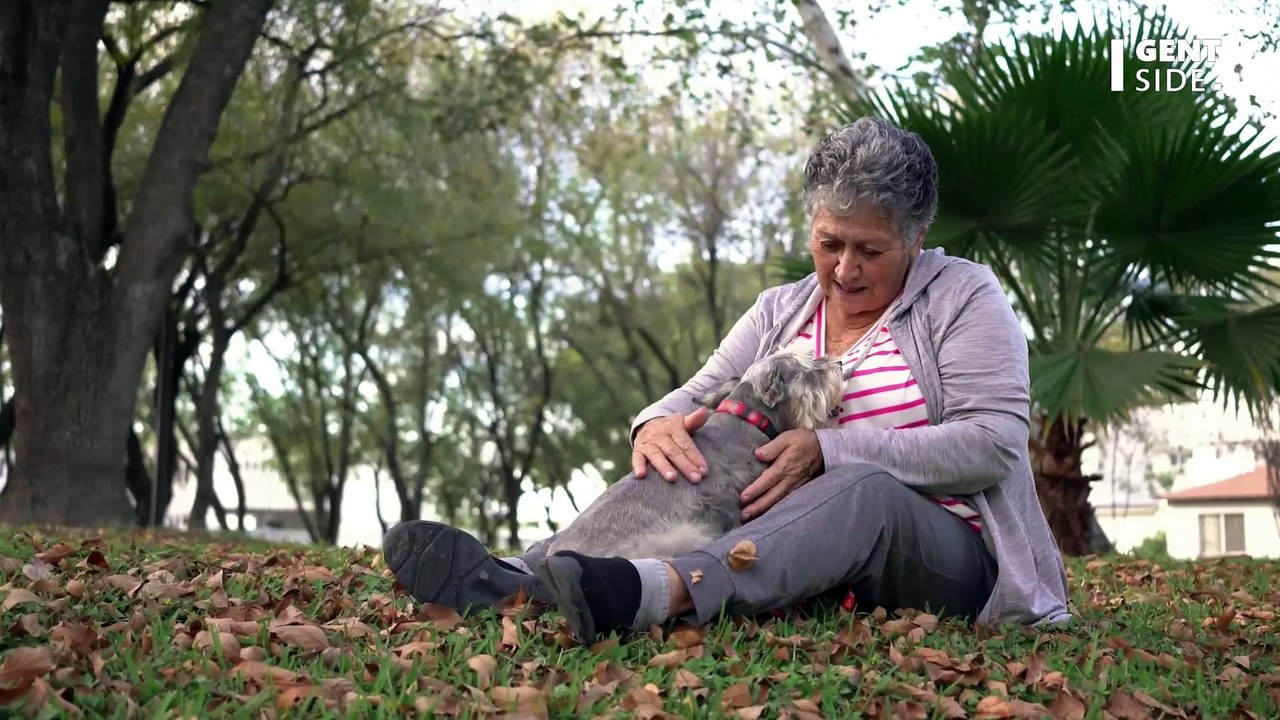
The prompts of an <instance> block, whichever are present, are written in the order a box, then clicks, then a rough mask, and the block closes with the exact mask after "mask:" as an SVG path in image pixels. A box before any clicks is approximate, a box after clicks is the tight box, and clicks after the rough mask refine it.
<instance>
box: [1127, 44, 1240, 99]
mask: <svg viewBox="0 0 1280 720" xmlns="http://www.w3.org/2000/svg"><path fill="white" fill-rule="evenodd" d="M1221 45H1222V39H1221V38H1193V39H1186V38H1183V39H1178V40H1172V39H1169V40H1164V39H1147V40H1143V41H1141V42H1139V43H1138V45H1137V47H1135V48H1133V50H1132V51H1130V50H1129V49H1128V48H1126V47H1125V41H1124V40H1123V39H1120V38H1113V39H1112V40H1111V91H1112V92H1121V91H1123V90H1124V89H1125V85H1126V81H1127V80H1128V79H1129V78H1128V76H1127V75H1126V74H1125V71H1124V60H1125V58H1126V57H1134V58H1137V59H1138V60H1140V61H1142V62H1154V61H1157V60H1158V61H1160V62H1162V63H1178V64H1186V63H1188V62H1191V63H1194V65H1192V66H1191V67H1185V68H1184V67H1162V68H1146V67H1144V68H1138V69H1137V71H1135V72H1134V73H1133V89H1134V90H1136V91H1137V92H1178V91H1180V90H1184V89H1188V88H1189V89H1191V90H1192V91H1195V92H1204V91H1206V90H1208V89H1209V88H1212V89H1214V90H1221V89H1222V84H1221V83H1218V82H1214V83H1209V81H1208V78H1207V77H1206V76H1207V75H1208V72H1209V68H1210V67H1212V66H1213V63H1214V62H1216V61H1217V59H1218V48H1219V47H1220V46H1221Z"/></svg>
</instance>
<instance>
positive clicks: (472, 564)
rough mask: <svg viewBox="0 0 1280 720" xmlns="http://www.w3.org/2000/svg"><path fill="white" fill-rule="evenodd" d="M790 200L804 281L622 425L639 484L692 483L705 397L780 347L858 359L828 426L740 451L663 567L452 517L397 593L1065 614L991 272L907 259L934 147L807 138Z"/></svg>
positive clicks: (393, 561) (1019, 359) (1062, 579)
mask: <svg viewBox="0 0 1280 720" xmlns="http://www.w3.org/2000/svg"><path fill="white" fill-rule="evenodd" d="M804 194H805V201H806V206H807V211H808V217H809V230H810V244H809V249H810V252H811V253H812V254H813V260H814V266H815V272H814V273H813V274H812V275H810V276H809V277H807V278H805V279H804V280H801V281H799V282H796V283H791V284H787V285H782V286H778V287H773V288H770V289H767V290H765V291H764V292H763V293H761V294H760V296H759V298H758V299H757V300H756V302H755V304H754V305H753V306H752V307H751V309H750V310H748V311H747V312H746V314H745V315H743V316H742V318H741V319H739V320H738V322H737V324H736V325H734V327H733V329H732V330H730V331H729V334H728V335H727V336H726V337H725V338H724V340H723V341H722V342H721V343H720V346H719V348H718V349H717V350H716V351H715V352H714V353H713V354H712V355H711V357H710V359H709V360H708V361H707V363H706V365H705V366H703V368H702V369H701V370H699V371H698V373H697V374H695V375H694V376H693V377H692V378H690V379H689V381H688V382H686V383H685V384H684V386H682V387H679V388H676V389H675V390H673V391H672V392H671V393H670V394H668V395H667V396H666V397H664V398H662V399H661V400H659V401H658V402H656V403H654V404H653V405H651V406H650V407H648V408H646V409H645V410H644V411H643V412H641V413H640V415H639V416H638V417H637V418H636V419H635V423H634V425H633V427H632V445H633V449H634V452H633V455H632V463H633V465H634V471H635V473H636V475H638V476H645V477H647V478H648V479H645V480H637V481H635V482H663V481H664V480H665V481H666V482H698V481H699V480H700V479H701V473H703V472H705V467H704V466H703V460H702V458H701V457H700V456H699V454H698V452H697V450H696V448H695V446H694V445H693V443H692V441H691V439H690V438H691V434H693V433H696V432H697V430H698V428H699V427H700V426H701V425H702V423H703V422H704V421H705V420H706V417H707V415H706V410H705V409H703V408H701V407H699V406H698V404H697V402H696V400H695V398H696V397H697V396H698V395H699V394H700V393H702V392H703V391H706V390H708V389H709V388H712V387H713V386H715V385H717V384H718V383H720V382H722V381H723V380H725V379H728V378H733V377H740V376H742V374H743V373H744V372H745V371H746V370H747V368H748V367H749V366H750V365H751V364H752V363H754V362H756V361H758V360H760V359H761V358H763V357H765V356H767V355H769V354H770V353H773V352H775V351H776V350H778V349H781V348H787V347H789V348H792V349H794V350H798V351H801V352H812V353H815V354H817V355H828V356H831V355H834V356H838V357H839V358H841V360H842V361H843V362H844V363H845V367H846V368H849V367H850V365H856V368H854V369H853V372H852V375H851V377H850V379H849V381H848V385H847V387H846V389H845V390H846V392H845V395H844V402H843V407H842V408H841V413H840V416H839V419H838V422H837V423H836V424H835V426H834V427H831V428H828V429H821V430H817V431H812V430H792V431H788V432H784V433H782V434H781V435H779V436H778V437H777V438H775V439H774V440H772V441H770V442H768V443H767V444H765V445H762V446H761V447H759V448H758V449H757V450H756V452H757V456H758V457H759V458H760V459H761V460H763V461H765V462H767V463H769V466H768V469H767V470H766V471H765V472H764V473H763V474H762V475H761V476H760V477H759V479H758V480H757V481H756V482H755V483H754V484H752V485H751V486H750V487H748V488H747V489H746V491H745V492H744V493H743V496H742V505H743V509H742V517H743V518H744V519H746V520H749V522H746V523H745V524H744V525H742V526H741V527H740V528H738V529H737V530H734V531H732V532H730V533H729V534H728V535H725V536H724V537H722V538H720V539H719V540H716V541H713V542H711V543H709V544H708V545H707V546H705V547H703V548H701V549H700V550H698V551H695V552H692V553H690V554H688V555H685V556H683V557H676V558H673V559H670V560H669V561H662V560H656V559H655V560H638V561H630V560H625V559H622V558H591V557H583V556H581V555H577V554H574V553H565V554H558V555H556V556H554V557H552V558H548V559H547V561H546V562H540V560H542V559H543V555H544V554H545V553H544V552H543V548H545V547H546V544H547V541H543V542H542V543H539V544H537V545H535V546H534V547H532V548H530V550H529V551H528V552H527V553H526V554H525V555H523V556H522V557H518V558H506V559H496V558H492V557H490V555H489V554H488V553H487V552H486V551H485V549H484V548H483V547H482V546H481V545H480V543H479V542H478V541H476V540H475V539H474V538H472V537H471V536H469V535H467V534H466V533H463V532H461V531H459V530H457V529H455V528H451V527H448V526H445V525H440V524H438V523H428V522H421V521H418V522H413V523H406V524H404V525H400V526H398V527H396V528H393V529H392V530H391V532H389V533H388V534H387V538H386V542H385V545H384V548H385V550H384V552H385V553H386V558H387V561H388V564H389V566H390V567H391V568H392V569H393V570H394V571H395V572H396V574H397V577H398V578H399V579H400V581H401V583H402V584H403V585H405V586H406V587H407V588H409V589H410V591H411V592H413V593H414V595H415V596H417V597H418V598H419V599H421V600H425V601H429V602H434V603H442V604H447V605H453V606H455V607H459V608H461V607H463V606H469V605H486V604H491V603H494V602H496V601H497V600H499V599H500V598H502V597H505V596H507V595H510V594H513V593H515V592H516V591H517V589H518V588H520V587H521V586H525V587H526V588H527V589H528V591H529V592H530V593H531V594H533V595H534V596H535V597H541V598H543V599H547V600H550V601H551V602H553V603H555V604H556V605H557V607H559V609H560V610H562V611H563V612H564V614H565V616H566V617H567V618H568V619H569V621H570V624H571V625H572V626H573V629H574V631H575V634H576V635H577V636H578V638H579V640H581V641H583V642H591V641H593V640H594V639H595V637H596V636H597V635H600V634H604V633H608V632H609V631H612V630H620V629H628V628H631V629H643V628H645V627H648V626H649V625H651V624H659V623H661V622H663V621H665V620H667V619H670V618H673V617H681V616H683V617H685V618H687V619H690V620H692V621H693V622H695V623H698V624H701V623H705V622H707V621H710V620H711V619H713V618H714V617H716V616H717V615H719V614H720V613H722V612H729V613H735V614H756V613H760V612H763V611H768V610H773V609H780V608H785V607H788V606H790V605H792V604H793V603H795V602H797V601H800V600H803V599H806V598H810V597H814V596H817V595H822V594H826V593H828V592H831V591H836V592H843V591H844V589H847V590H848V593H849V600H850V602H853V601H855V600H856V604H857V605H858V606H861V607H868V608H871V607H875V606H883V607H885V608H887V609H891V610H892V609H897V608H917V609H929V610H932V611H934V612H937V613H940V614H946V615H951V616H958V617H964V618H969V619H976V620H978V621H979V622H988V623H1000V622H1019V623H1029V624H1039V623H1044V622H1063V621H1066V620H1067V619H1068V618H1069V615H1068V611H1067V589H1066V573H1065V570H1064V567H1063V563H1062V559H1061V557H1060V556H1059V554H1058V551H1057V546H1056V544H1055V542H1054V539H1053V537H1052V535H1051V534H1050V532H1049V527H1048V524H1047V522H1046V521H1045V517H1044V513H1043V511H1042V510H1041V508H1040V504H1039V501H1038V499H1037V497H1036V490H1035V485H1034V481H1033V478H1032V474H1031V466H1030V462H1029V458H1028V454H1027V440H1028V432H1029V413H1030V398H1029V389H1028V385H1029V381H1028V369H1027V343H1026V338H1025V337H1024V336H1023V333H1022V329H1021V327H1020V325H1019V323H1018V320H1017V318H1016V317H1015V315H1014V313H1013V312H1012V309H1011V308H1010V306H1009V302H1008V300H1007V299H1006V297H1005V294H1004V292H1003V291H1002V289H1001V287H1000V285H999V284H998V283H997V281H996V279H995V276H994V275H993V273H992V272H991V271H990V270H989V269H988V268H986V267H985V266H982V265H978V264H975V263H973V262H969V261H966V260H963V259H958V258H953V257H947V256H946V255H944V254H943V253H942V252H941V251H940V250H928V251H925V250H923V249H922V246H923V243H924V238H925V233H926V231H927V230H928V228H929V224H930V222H931V221H932V219H933V216H934V212H935V210H936V207H937V168H936V165H935V163H934V160H933V157H932V155H931V153H930V151H929V148H928V147H927V146H926V145H925V143H924V142H923V141H922V140H921V139H920V137H919V136H917V135H915V134H914V133H911V132H907V131H905V130H902V129H900V128H897V127H895V126H893V125H891V124H888V123H885V122H883V121H880V120H877V119H872V118H862V119H860V120H858V121H857V122H854V123H852V124H849V125H846V126H844V127H841V128H839V129H838V130H836V131H835V132H833V133H832V134H830V135H829V136H827V137H826V138H825V139H823V140H822V141H821V142H820V143H819V144H818V146H817V147H816V148H815V149H814V150H813V152H812V154H811V156H810V157H809V160H808V163H807V164H806V166H805V173H804ZM650 469H652V470H654V471H656V472H657V474H658V475H659V476H661V479H658V478H653V477H652V475H651V474H650V473H649V472H648V471H649V470H650ZM744 540H749V541H751V542H752V543H754V545H755V548H756V550H755V552H756V556H757V562H756V564H755V565H754V566H752V567H751V568H750V569H748V570H745V571H735V570H733V569H732V568H731V567H730V563H729V554H730V551H731V550H732V549H733V548H734V546H735V545H737V544H738V543H740V542H742V541H744ZM535 568H536V569H537V570H536V572H535V571H534V569H535Z"/></svg>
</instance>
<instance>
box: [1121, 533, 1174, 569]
mask: <svg viewBox="0 0 1280 720" xmlns="http://www.w3.org/2000/svg"><path fill="white" fill-rule="evenodd" d="M1129 554H1130V555H1132V556H1133V557H1135V558H1140V559H1142V560H1150V561H1152V562H1160V563H1167V562H1170V561H1172V559H1173V558H1171V557H1169V541H1168V539H1167V538H1166V537H1165V533H1164V531H1163V530H1161V531H1160V532H1158V533H1156V534H1155V535H1152V536H1151V537H1149V538H1147V539H1146V540H1143V541H1142V542H1141V543H1140V544H1139V545H1138V546H1137V547H1135V548H1134V549H1133V550H1132V551H1130V553H1129Z"/></svg>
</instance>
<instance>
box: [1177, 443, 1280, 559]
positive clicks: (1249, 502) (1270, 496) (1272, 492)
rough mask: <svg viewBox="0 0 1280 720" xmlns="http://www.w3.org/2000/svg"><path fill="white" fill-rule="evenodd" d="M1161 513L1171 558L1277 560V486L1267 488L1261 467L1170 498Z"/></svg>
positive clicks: (1279, 548)
mask: <svg viewBox="0 0 1280 720" xmlns="http://www.w3.org/2000/svg"><path fill="white" fill-rule="evenodd" d="M1161 514H1162V515H1163V518H1164V526H1165V533H1166V537H1167V538H1168V545H1169V555H1171V556H1173V557H1175V558H1180V559H1187V560H1191V559H1195V558H1202V557H1221V556H1224V555H1250V556H1252V557H1258V558H1280V487H1275V488H1273V487H1271V483H1270V482H1269V479H1268V473H1267V468H1266V467H1265V466H1259V467H1257V468H1255V469H1254V470H1252V471H1251V472H1247V473H1243V474H1240V475H1237V476H1235V477H1232V478H1228V479H1226V480H1221V481H1219V482H1215V483H1209V484H1208V485H1201V486H1199V487H1193V488H1188V489H1185V490H1180V491H1178V492H1173V493H1170V494H1168V495H1166V496H1165V498H1164V507H1163V508H1162V510H1161Z"/></svg>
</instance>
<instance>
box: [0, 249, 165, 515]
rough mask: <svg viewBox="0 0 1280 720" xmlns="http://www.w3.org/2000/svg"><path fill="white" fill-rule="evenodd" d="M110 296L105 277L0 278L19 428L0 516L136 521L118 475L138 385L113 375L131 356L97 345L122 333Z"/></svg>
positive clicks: (111, 341) (122, 469) (122, 473)
mask: <svg viewBox="0 0 1280 720" xmlns="http://www.w3.org/2000/svg"><path fill="white" fill-rule="evenodd" d="M54 242H57V241H56V240H55V241H54ZM98 278H100V276H98V277H97V278H95V279H98ZM109 294H110V287H109V286H108V285H106V284H105V283H102V282H94V281H93V280H88V281H87V282H85V283H84V284H82V285H80V286H78V287H67V286H64V285H62V284H61V282H60V280H58V279H53V278H47V277H39V276H36V277H28V278H14V277H12V276H9V277H5V278H4V282H3V285H0V299H2V300H3V302H4V305H5V315H6V316H7V317H8V318H9V320H8V327H9V332H10V333H11V335H10V338H11V340H10V343H11V344H10V348H11V352H12V353H13V354H12V357H13V370H14V384H15V385H16V386H17V387H18V389H19V391H18V392H17V393H16V395H15V398H14V401H15V406H16V407H15V409H16V416H17V417H16V425H17V427H18V428H20V430H19V431H18V433H17V438H16V442H15V443H14V448H15V450H16V455H17V463H16V467H15V468H14V473H13V475H12V476H11V477H10V478H9V481H8V484H7V486H6V487H5V492H4V496H3V498H2V501H0V521H2V522H9V523H32V522H34V523H41V524H53V525H71V526H78V527H86V526H95V525H105V526H112V525H120V526H125V525H133V524H134V519H135V516H134V509H133V507H132V504H131V503H130V501H129V495H128V491H127V489H126V485H125V483H123V482H121V479H122V478H124V477H125V461H126V457H127V455H126V448H127V446H126V441H127V440H128V435H129V427H128V421H129V418H130V417H132V413H133V389H134V387H136V385H134V386H132V387H131V386H127V385H122V384H119V383H113V382H112V381H113V379H114V376H116V375H117V373H118V370H117V368H119V367H120V366H121V365H127V364H129V360H128V359H125V358H121V357H119V356H118V355H117V356H116V357H112V355H113V353H110V352H104V349H106V348H110V347H111V346H112V345H114V344H115V343H119V342H121V340H123V338H119V337H118V336H117V334H116V332H115V328H114V323H113V322H111V320H110V319H109V317H110V316H111V315H113V313H112V312H111V310H112V309H113V304H112V303H111V302H110V300H109V298H108V297H103V295H108V296H109ZM28 300H32V301H35V302H34V303H32V304H28V302H27V301H28ZM104 316H105V317H104ZM133 340H135V342H136V340H137V339H136V338H134V339H133ZM141 357H142V356H141V354H139V358H138V359H139V360H141ZM136 364H137V365H139V366H141V364H142V363H141V362H137V363H136ZM141 372H142V368H141V367H138V375H141ZM86 500H88V502H86Z"/></svg>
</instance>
